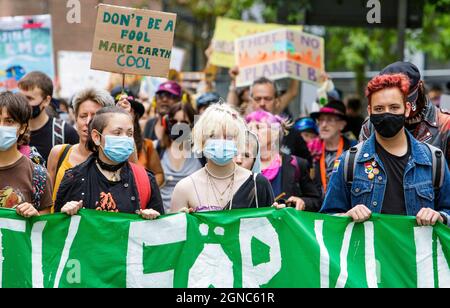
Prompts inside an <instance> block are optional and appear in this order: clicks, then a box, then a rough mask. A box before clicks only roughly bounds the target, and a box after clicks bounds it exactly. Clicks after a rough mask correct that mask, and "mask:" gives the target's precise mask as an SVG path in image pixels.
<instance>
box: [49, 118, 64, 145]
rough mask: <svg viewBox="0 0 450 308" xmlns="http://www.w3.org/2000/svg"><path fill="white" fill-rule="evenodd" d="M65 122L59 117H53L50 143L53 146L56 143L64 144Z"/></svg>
mask: <svg viewBox="0 0 450 308" xmlns="http://www.w3.org/2000/svg"><path fill="white" fill-rule="evenodd" d="M65 125H66V122H64V121H63V120H61V119H57V118H53V125H52V144H53V146H55V145H58V144H64V126H65Z"/></svg>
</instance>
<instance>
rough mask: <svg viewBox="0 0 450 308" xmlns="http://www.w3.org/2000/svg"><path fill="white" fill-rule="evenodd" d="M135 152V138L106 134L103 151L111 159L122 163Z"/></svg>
mask: <svg viewBox="0 0 450 308" xmlns="http://www.w3.org/2000/svg"><path fill="white" fill-rule="evenodd" d="M133 152H134V139H133V138H130V137H120V136H106V137H105V148H104V149H103V153H104V154H105V155H106V157H108V159H109V160H111V161H113V162H115V163H118V164H121V163H123V162H125V161H127V160H128V158H129V157H130V156H131V154H133Z"/></svg>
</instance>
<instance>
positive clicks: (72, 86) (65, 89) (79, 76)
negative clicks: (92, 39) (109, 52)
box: [58, 51, 110, 98]
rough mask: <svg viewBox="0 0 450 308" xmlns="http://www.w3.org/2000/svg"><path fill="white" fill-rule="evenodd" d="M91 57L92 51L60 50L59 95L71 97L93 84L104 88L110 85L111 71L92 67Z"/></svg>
mask: <svg viewBox="0 0 450 308" xmlns="http://www.w3.org/2000/svg"><path fill="white" fill-rule="evenodd" d="M91 57H92V53H90V52H82V51H59V52H58V80H59V85H60V90H59V96H61V97H65V98H70V97H72V96H73V95H74V94H76V93H77V92H79V91H81V90H82V89H85V88H87V87H90V86H92V85H95V86H96V87H98V88H102V89H103V88H106V87H107V86H108V80H109V75H110V73H107V72H101V71H95V70H92V69H90V63H91Z"/></svg>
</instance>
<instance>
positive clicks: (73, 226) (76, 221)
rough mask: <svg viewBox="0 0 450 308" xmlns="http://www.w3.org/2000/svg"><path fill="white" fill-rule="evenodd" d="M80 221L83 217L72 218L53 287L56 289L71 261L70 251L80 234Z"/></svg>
mask: <svg viewBox="0 0 450 308" xmlns="http://www.w3.org/2000/svg"><path fill="white" fill-rule="evenodd" d="M80 220H81V217H80V216H78V215H77V216H72V217H71V218H70V225H69V233H68V234H67V237H66V241H65V243H64V249H63V252H62V255H61V260H60V261H59V265H58V271H57V272H56V278H55V284H54V285H53V287H54V288H58V287H59V282H60V281H61V276H62V273H63V271H64V267H65V266H66V264H67V260H68V259H69V252H70V249H71V248H72V243H73V240H74V238H75V236H76V235H77V233H78V227H79V226H80Z"/></svg>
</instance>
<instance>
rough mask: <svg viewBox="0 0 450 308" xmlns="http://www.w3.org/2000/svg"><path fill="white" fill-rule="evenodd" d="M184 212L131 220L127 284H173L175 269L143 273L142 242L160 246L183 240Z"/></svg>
mask: <svg viewBox="0 0 450 308" xmlns="http://www.w3.org/2000/svg"><path fill="white" fill-rule="evenodd" d="M186 234H187V219H186V215H185V214H183V215H175V216H170V217H167V218H165V219H161V220H153V221H138V222H131V223H130V231H129V235H128V253H127V278H126V283H127V287H128V288H168V287H173V278H174V270H169V271H165V272H161V273H151V274H144V263H143V262H144V260H143V256H144V246H159V245H167V244H175V243H179V242H185V241H186V237H187V235H186Z"/></svg>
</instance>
